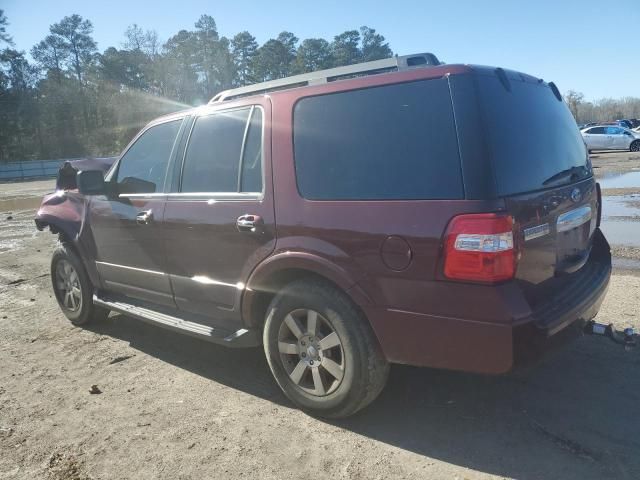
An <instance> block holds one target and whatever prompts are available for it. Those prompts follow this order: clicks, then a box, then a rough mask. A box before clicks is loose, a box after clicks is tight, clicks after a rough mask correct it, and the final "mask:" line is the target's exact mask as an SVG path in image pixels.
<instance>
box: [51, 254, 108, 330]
mask: <svg viewBox="0 0 640 480" xmlns="http://www.w3.org/2000/svg"><path fill="white" fill-rule="evenodd" d="M51 282H52V284H53V292H54V293H55V295H56V300H58V305H60V308H61V309H62V313H64V314H65V316H66V317H67V318H68V319H69V320H70V321H71V323H73V324H74V325H84V324H85V323H88V322H89V321H90V320H98V319H103V318H106V317H107V316H108V315H109V310H106V309H104V308H102V307H98V306H96V305H94V304H93V285H92V284H91V281H90V280H89V276H88V275H87V272H86V271H85V269H84V265H83V264H82V261H81V260H80V258H79V257H78V255H76V253H75V252H74V251H73V249H72V248H71V247H70V246H69V245H68V244H66V243H60V244H59V245H58V246H57V247H56V249H55V250H54V252H53V256H52V258H51Z"/></svg>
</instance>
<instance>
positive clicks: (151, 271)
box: [96, 260, 166, 275]
mask: <svg viewBox="0 0 640 480" xmlns="http://www.w3.org/2000/svg"><path fill="white" fill-rule="evenodd" d="M96 265H105V266H108V267H117V268H125V269H127V270H135V271H136V272H144V273H152V274H154V275H166V273H164V272H157V271H155V270H147V269H145V268H138V267H129V266H127V265H118V264H115V263H109V262H99V261H97V260H96Z"/></svg>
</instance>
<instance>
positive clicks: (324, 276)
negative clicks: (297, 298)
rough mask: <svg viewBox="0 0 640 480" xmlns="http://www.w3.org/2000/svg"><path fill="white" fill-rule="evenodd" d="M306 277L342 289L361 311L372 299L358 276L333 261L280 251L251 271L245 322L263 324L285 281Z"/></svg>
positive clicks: (244, 301)
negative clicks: (268, 308) (358, 281)
mask: <svg viewBox="0 0 640 480" xmlns="http://www.w3.org/2000/svg"><path fill="white" fill-rule="evenodd" d="M303 278H313V279H318V280H321V281H323V282H325V283H327V284H329V285H331V286H332V287H334V288H336V289H337V290H340V291H342V292H343V293H345V294H346V295H347V297H349V298H350V300H351V301H352V302H353V303H354V305H355V306H356V307H357V308H358V309H360V310H361V312H362V308H361V307H362V306H364V305H369V304H371V303H372V301H371V299H370V297H369V296H368V295H367V293H366V292H365V291H364V290H363V289H362V288H361V287H360V286H359V285H357V283H356V282H357V280H358V278H357V277H356V278H354V276H353V275H352V274H351V273H350V272H348V271H347V270H345V269H343V268H341V267H340V266H338V265H336V264H334V263H333V262H331V261H329V260H327V259H325V258H323V257H320V256H318V255H314V254H309V253H305V252H286V253H279V254H276V255H273V256H271V257H269V258H268V259H267V260H265V261H264V262H263V263H261V264H260V265H259V266H258V267H257V268H256V269H255V270H254V272H253V273H252V274H251V276H250V278H249V280H248V282H247V285H246V287H245V291H244V294H243V296H242V303H241V310H242V318H243V321H244V323H245V324H246V325H247V326H249V327H252V328H262V325H263V324H264V319H265V315H266V310H267V307H268V306H269V303H271V300H272V299H273V297H274V296H275V295H276V294H277V293H278V292H279V291H280V290H281V289H282V288H283V287H284V286H285V285H287V284H289V283H291V282H293V281H296V280H300V279H303ZM362 313H363V315H364V312H362Z"/></svg>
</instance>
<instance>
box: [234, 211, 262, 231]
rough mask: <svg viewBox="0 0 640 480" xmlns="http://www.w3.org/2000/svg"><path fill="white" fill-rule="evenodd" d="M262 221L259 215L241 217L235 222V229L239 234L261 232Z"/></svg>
mask: <svg viewBox="0 0 640 480" xmlns="http://www.w3.org/2000/svg"><path fill="white" fill-rule="evenodd" d="M263 226H264V220H262V217H261V216H260V215H249V214H247V215H241V216H239V217H238V220H236V227H237V228H238V231H239V232H251V233H256V232H258V231H261V230H262V227H263Z"/></svg>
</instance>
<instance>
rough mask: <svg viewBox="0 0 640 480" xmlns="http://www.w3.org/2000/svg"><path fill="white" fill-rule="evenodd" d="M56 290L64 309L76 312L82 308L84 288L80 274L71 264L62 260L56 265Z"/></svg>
mask: <svg viewBox="0 0 640 480" xmlns="http://www.w3.org/2000/svg"><path fill="white" fill-rule="evenodd" d="M56 288H57V290H58V298H59V299H60V303H61V304H62V306H63V307H64V308H66V309H67V310H69V311H71V312H76V311H78V310H80V309H81V308H82V287H81V286H80V278H79V277H78V272H77V271H76V269H75V268H74V267H73V265H72V264H71V262H69V261H67V260H60V261H59V262H58V264H57V265H56Z"/></svg>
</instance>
